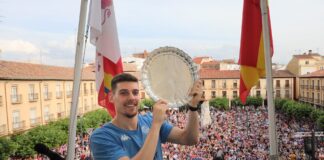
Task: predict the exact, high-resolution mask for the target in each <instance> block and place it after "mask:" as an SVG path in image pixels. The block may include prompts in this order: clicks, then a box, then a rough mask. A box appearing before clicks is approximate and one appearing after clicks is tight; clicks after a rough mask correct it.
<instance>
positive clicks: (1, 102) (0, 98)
mask: <svg viewBox="0 0 324 160" xmlns="http://www.w3.org/2000/svg"><path fill="white" fill-rule="evenodd" d="M2 105H3V101H2V96H0V107H2Z"/></svg>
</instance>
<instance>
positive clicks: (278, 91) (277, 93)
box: [276, 90, 281, 98]
mask: <svg viewBox="0 0 324 160" xmlns="http://www.w3.org/2000/svg"><path fill="white" fill-rule="evenodd" d="M280 97H281V96H280V90H276V98H280Z"/></svg>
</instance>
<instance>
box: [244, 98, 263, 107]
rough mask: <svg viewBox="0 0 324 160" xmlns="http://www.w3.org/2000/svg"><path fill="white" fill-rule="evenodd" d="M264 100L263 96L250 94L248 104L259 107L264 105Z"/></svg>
mask: <svg viewBox="0 0 324 160" xmlns="http://www.w3.org/2000/svg"><path fill="white" fill-rule="evenodd" d="M262 101H263V99H262V98H261V97H250V96H249V97H247V99H246V105H247V106H254V107H258V106H262Z"/></svg>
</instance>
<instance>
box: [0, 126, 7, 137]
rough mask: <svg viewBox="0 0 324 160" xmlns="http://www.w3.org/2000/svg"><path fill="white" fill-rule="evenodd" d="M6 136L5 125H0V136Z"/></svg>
mask: <svg viewBox="0 0 324 160" xmlns="http://www.w3.org/2000/svg"><path fill="white" fill-rule="evenodd" d="M5 134H7V125H5V124H3V125H0V135H5Z"/></svg>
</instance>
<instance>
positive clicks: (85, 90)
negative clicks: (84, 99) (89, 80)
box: [83, 83, 88, 95]
mask: <svg viewBox="0 0 324 160" xmlns="http://www.w3.org/2000/svg"><path fill="white" fill-rule="evenodd" d="M83 93H84V95H87V94H88V90H87V84H86V83H84V84H83Z"/></svg>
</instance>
